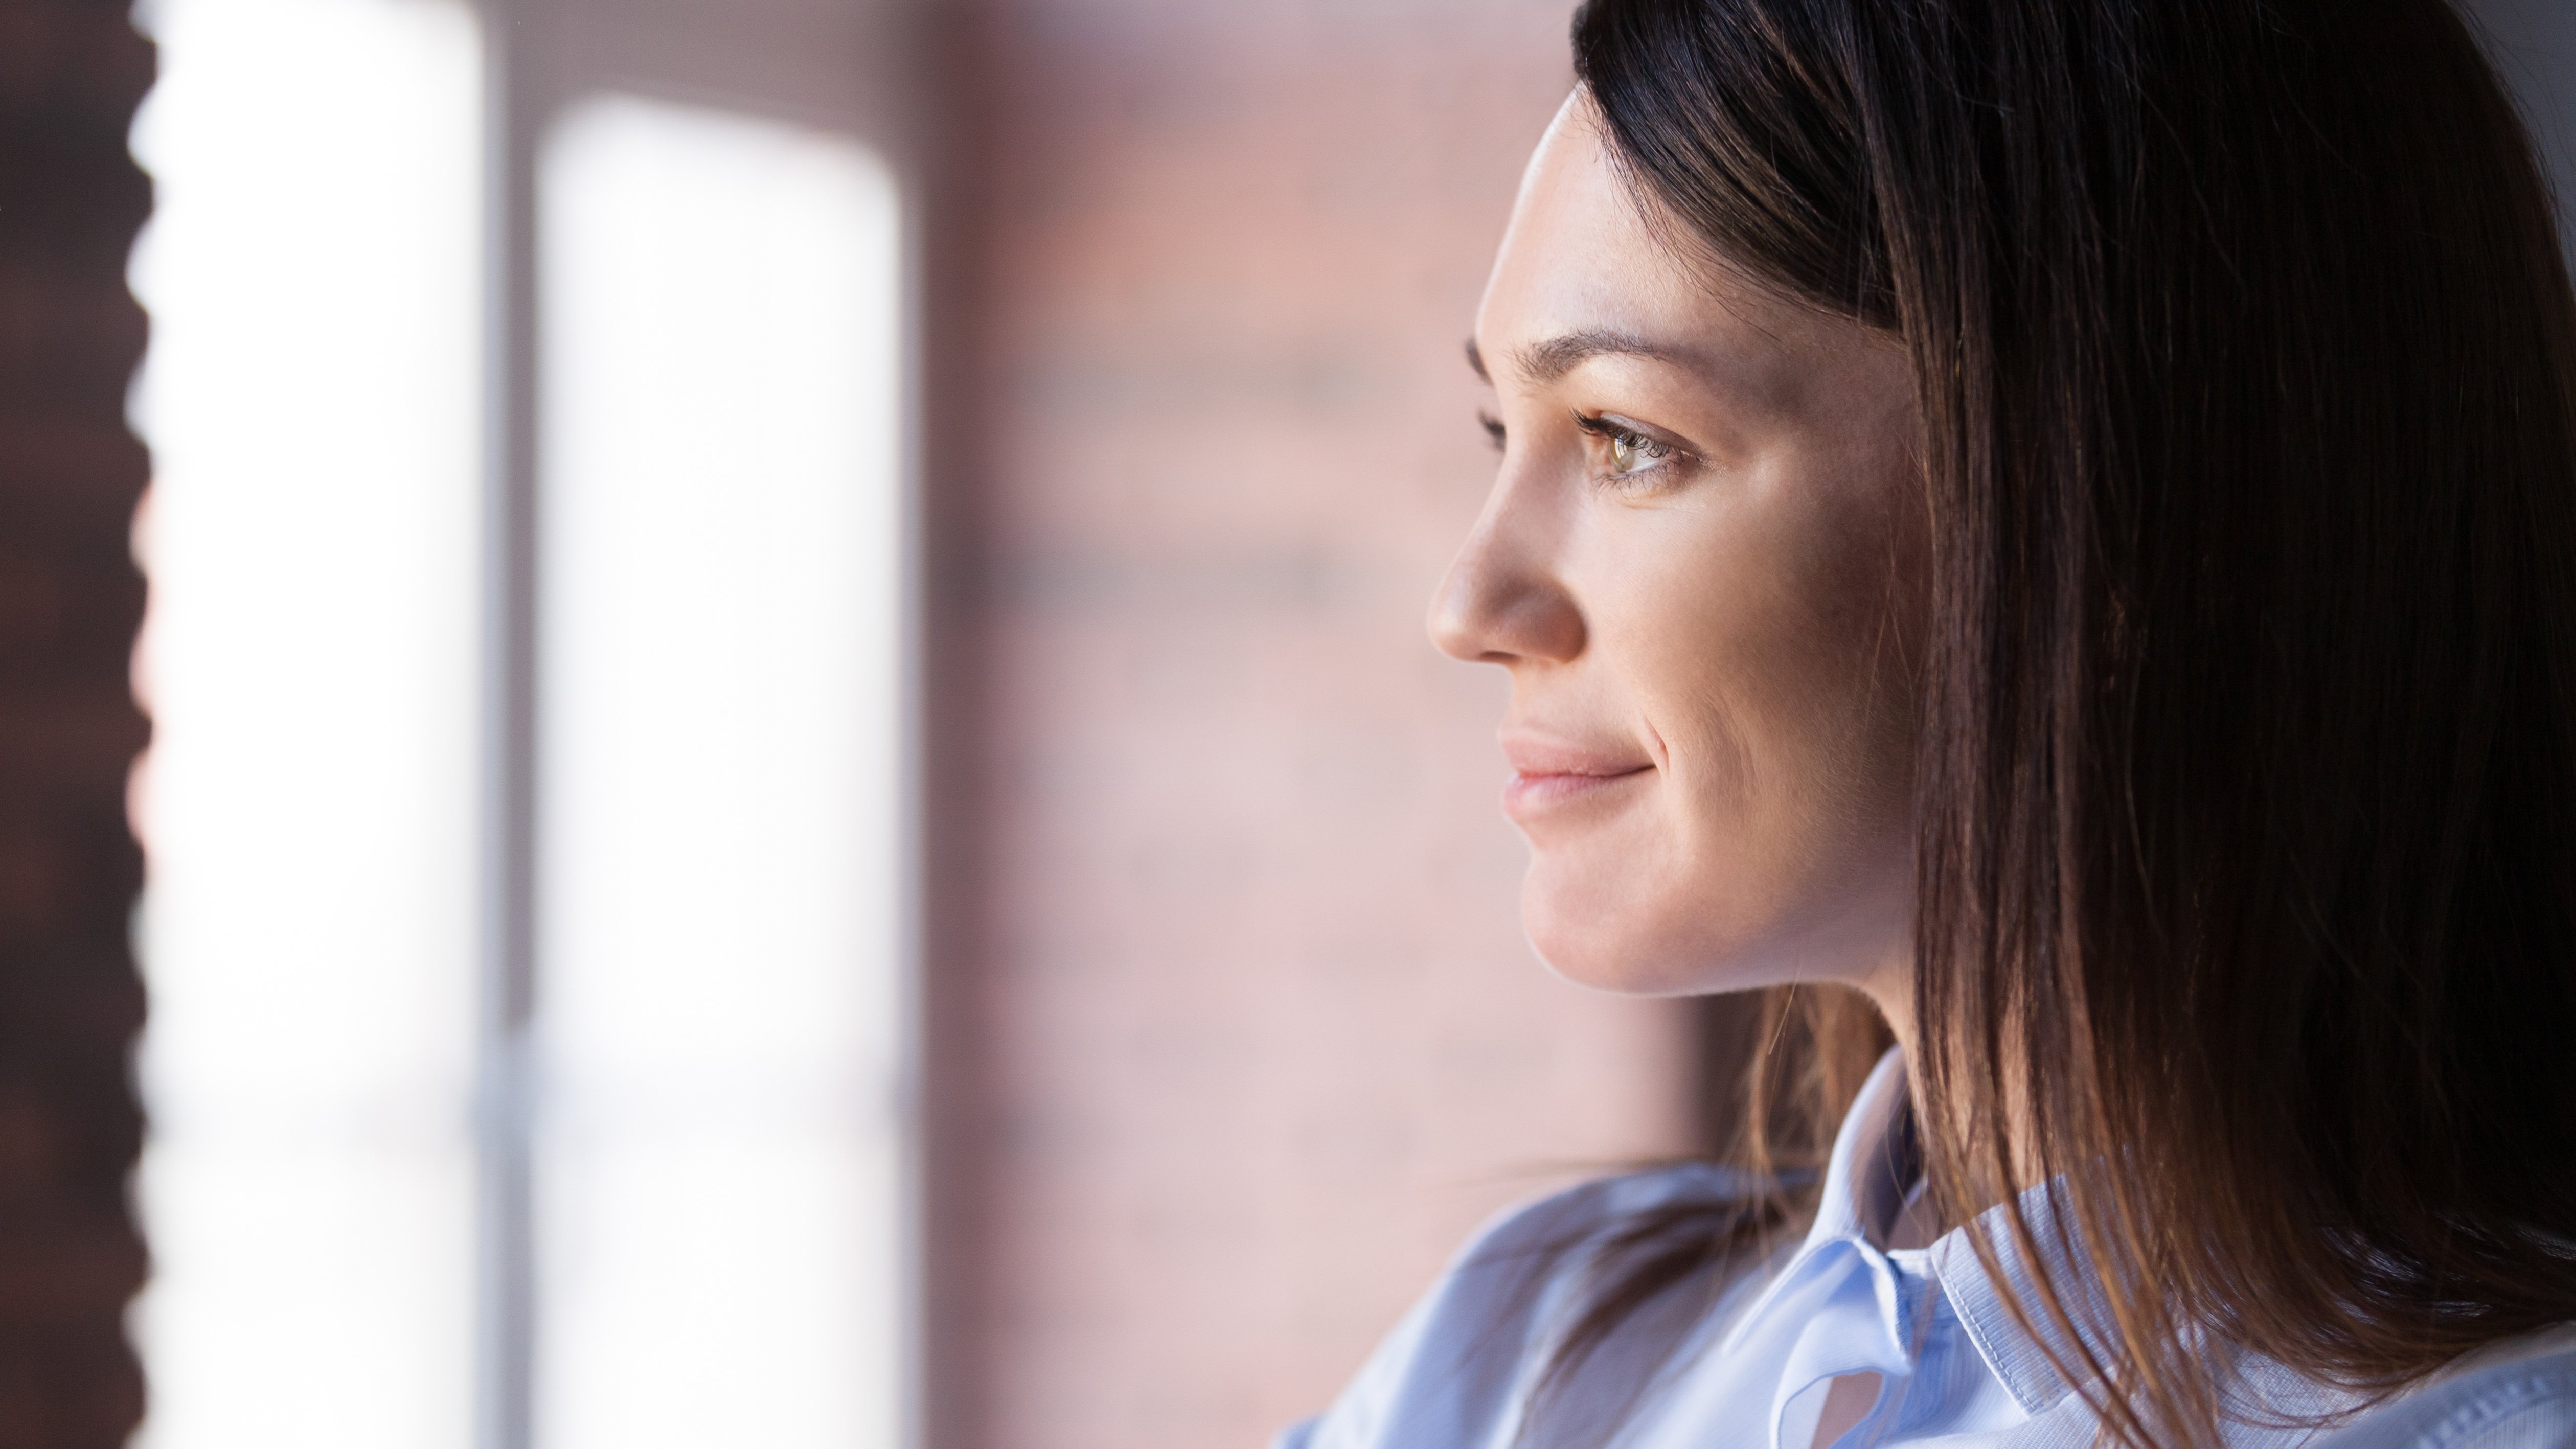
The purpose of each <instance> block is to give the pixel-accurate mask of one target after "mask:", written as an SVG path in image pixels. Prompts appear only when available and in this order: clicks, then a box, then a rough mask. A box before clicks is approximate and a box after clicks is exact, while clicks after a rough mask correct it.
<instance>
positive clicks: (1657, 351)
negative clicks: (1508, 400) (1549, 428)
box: [1467, 328, 1709, 387]
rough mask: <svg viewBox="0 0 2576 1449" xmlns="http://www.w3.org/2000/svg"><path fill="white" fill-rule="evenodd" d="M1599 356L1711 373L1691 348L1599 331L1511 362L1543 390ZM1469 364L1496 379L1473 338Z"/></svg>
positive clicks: (1554, 342) (1565, 338) (1571, 336)
mask: <svg viewBox="0 0 2576 1449" xmlns="http://www.w3.org/2000/svg"><path fill="white" fill-rule="evenodd" d="M1596 357H1643V358H1647V359H1650V360H1652V361H1655V362H1662V363H1669V364H1670V365H1672V366H1674V367H1680V368H1685V369H1688V370H1689V371H1692V372H1697V373H1705V372H1707V371H1708V370H1709V369H1708V360H1707V359H1706V358H1705V357H1702V356H1701V355H1700V354H1699V353H1697V352H1695V351H1692V350H1690V349H1688V348H1682V347H1673V346H1669V345H1667V344H1664V343H1660V342H1650V341H1648V340H1646V339H1645V338H1643V337H1637V336H1634V335H1632V334H1629V333H1625V332H1613V331H1607V330H1603V329H1597V328H1587V329H1585V330H1583V331H1579V332H1567V333H1564V334H1562V335H1560V336H1556V337H1551V338H1549V339H1547V340H1546V341H1544V342H1533V343H1531V344H1530V345H1529V346H1527V347H1524V348H1522V349H1520V350H1519V351H1518V352H1516V353H1514V354H1513V355H1512V362H1513V365H1514V367H1515V369H1516V370H1517V371H1518V372H1519V373H1520V374H1521V376H1523V377H1525V378H1527V379H1528V380H1529V381H1530V382H1532V383H1535V384H1537V385H1539V386H1541V387H1544V386H1546V385H1547V384H1549V383H1552V382H1555V381H1558V380H1559V379H1561V378H1563V377H1564V376H1565V375H1566V374H1567V373H1569V372H1572V371H1574V370H1575V369H1576V368H1578V367H1581V366H1582V365H1583V364H1585V363H1587V362H1590V361H1591V360H1592V359H1594V358H1596ZM1467 365H1468V366H1469V367H1471V368H1474V369H1475V371H1476V376H1478V377H1480V378H1483V379H1484V380H1485V381H1486V382H1488V383H1490V382H1492V381H1493V380H1494V375H1493V373H1492V372H1491V371H1490V370H1488V369H1487V367H1486V365H1485V352H1484V349H1483V348H1481V347H1478V346H1477V345H1476V342H1475V339H1474V338H1469V339H1468V341H1467Z"/></svg>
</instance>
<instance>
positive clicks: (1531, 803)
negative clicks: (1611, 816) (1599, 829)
mask: <svg viewBox="0 0 2576 1449" xmlns="http://www.w3.org/2000/svg"><path fill="white" fill-rule="evenodd" d="M1503 758H1504V759H1506V760H1508V761H1510V762H1511V767H1512V778H1511V780H1510V782H1509V783H1507V784H1505V785H1504V786H1503V813H1504V814H1506V815H1508V816H1510V817H1511V818H1512V819H1514V820H1516V821H1522V822H1524V823H1525V822H1527V821H1528V820H1530V819H1532V818H1534V817H1536V816H1539V815H1545V814H1554V813H1555V812H1557V811H1559V810H1563V809H1566V808H1568V807H1571V806H1575V805H1579V804H1583V803H1587V802H1591V801H1596V800H1599V799H1601V798H1603V797H1605V796H1608V795H1611V794H1614V793H1618V792H1620V791H1623V790H1625V789H1627V788H1628V787H1630V786H1633V785H1635V784H1636V783H1638V782H1639V781H1640V780H1642V779H1643V778H1644V777H1645V776H1647V775H1649V774H1651V773H1653V771H1654V768H1655V767H1654V764H1653V762H1651V761H1648V760H1641V759H1638V758H1636V757H1635V756H1634V755H1627V754H1619V753H1613V752H1610V751H1607V750H1600V749H1588V748H1586V747H1584V746H1581V745H1575V744H1569V743H1566V742H1565V741H1562V740H1556V739H1551V738H1548V737H1546V736H1544V735H1535V734H1522V733H1514V734H1508V735H1505V736H1504V737H1503Z"/></svg>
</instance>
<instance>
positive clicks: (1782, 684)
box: [1431, 92, 1927, 995]
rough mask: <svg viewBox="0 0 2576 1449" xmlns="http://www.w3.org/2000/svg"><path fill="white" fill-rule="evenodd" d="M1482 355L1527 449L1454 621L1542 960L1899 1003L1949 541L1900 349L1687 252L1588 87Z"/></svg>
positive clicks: (1484, 335)
mask: <svg viewBox="0 0 2576 1449" xmlns="http://www.w3.org/2000/svg"><path fill="white" fill-rule="evenodd" d="M1475 357H1476V360H1477V365H1478V367H1479V370H1480V371H1482V372H1483V373H1484V374H1485V375H1486V377H1487V378H1488V380H1489V381H1490V382H1491V383H1492V385H1493V388H1494V403H1493V409H1492V413H1491V415H1490V416H1489V417H1488V419H1487V424H1488V426H1489V428H1490V429H1491V430H1492V431H1493V432H1494V433H1495V434H1496V437H1497V441H1498V443H1499V444H1500V446H1501V449H1502V465H1501V471H1500V474H1499V475H1498V476H1497V477H1496V479H1495V480H1494V489H1493V494H1492V496H1491V497H1490V498H1488V499H1487V500H1486V503H1485V510H1484V514H1483V516H1482V517H1481V518H1479V519H1478V520H1477V522H1476V526H1475V530H1474V531H1473V532H1472V533H1470V534H1469V535H1468V536H1467V541H1466V543H1465V545H1464V546H1463V547H1461V548H1460V550H1459V552H1458V557H1457V561H1456V562H1455V563H1453V564H1452V565H1451V566H1450V569H1449V575H1448V577H1447V578H1446V579H1445V580H1444V581H1443V582H1442V583H1441V586H1440V592H1439V596H1438V598H1437V599H1436V600H1435V601H1434V602H1433V605H1432V610H1431V633H1432V637H1433V638H1434V639H1435V640H1436V641H1437V642H1438V643H1439V645H1440V647H1441V648H1442V649H1443V650H1446V651H1447V652H1448V653H1450V654H1452V655H1454V656H1456V657H1457V658H1460V659H1465V660H1476V661H1483V662H1487V663H1493V664H1499V665H1501V666H1503V668H1504V669H1506V670H1507V671H1509V672H1510V674H1511V679H1512V700H1511V708H1510V710H1509V712H1508V713H1507V714H1506V716H1505V717H1504V720H1503V725H1502V744H1503V752H1504V754H1505V756H1506V757H1507V758H1508V759H1509V761H1510V763H1511V765H1512V768H1513V770H1514V771H1515V774H1514V775H1513V777H1512V780H1511V783H1510V784H1509V785H1508V786H1507V787H1506V788H1505V792H1504V809H1505V811H1506V812H1507V813H1508V814H1509V815H1510V816H1511V818H1512V819H1513V820H1514V821H1515V822H1517V823H1518V824H1519V826H1520V828H1521V830H1522V832H1523V833H1524V834H1525V835H1527V837H1528V838H1529V843H1530V847H1531V852H1532V858H1531V864H1530V872H1529V878H1528V881H1527V883H1526V885H1525V886H1524V887H1523V892H1522V914H1523V918H1524V920H1525V922H1526V924H1527V926H1528V929H1529V933H1530V939H1531V940H1532V942H1533V943H1535V944H1536V946H1537V948H1538V950H1539V953H1540V954H1541V955H1542V956H1544V957H1546V958H1547V960H1548V961H1549V962H1550V963H1551V964H1552V965H1554V966H1555V967H1556V969H1557V970H1558V971H1560V972H1562V973H1564V974H1565V975H1566V976H1568V977H1570V978H1572V979H1574V980H1577V981H1580V982H1583V983H1585V984H1588V985H1594V986H1602V987H1609V988H1613V989H1617V990H1623V991H1632V992H1642V993H1652V994H1671V993H1680V992H1694V991H1710V990H1733V989H1737V988H1741V987H1752V986H1762V985H1771V984H1776V983H1779V982H1784V981H1790V980H1801V979H1803V980H1839V981H1847V982H1851V983H1853V984H1857V985H1863V986H1868V987H1872V988H1876V989H1877V990H1878V991H1879V992H1880V993H1881V994H1882V995H1884V993H1885V992H1886V991H1889V990H1893V989H1898V988H1899V984H1900V983H1901V982H1902V980H1903V977H1904V974H1905V973H1904V971H1903V969H1902V968H1903V966H1904V964H1905V962H1906V961H1907V959H1908V951H1909V944H1908V937H1907V931H1908V924H1907V922H1908V908H1909V903H1910V898H1911V884H1912V882H1911V870H1912V864H1911V860H1912V844H1911V822H1912V799H1913V779H1912V767H1913V757H1914V736H1915V732H1916V729H1917V722H1916V710H1917V703H1916V699H1917V693H1916V689H1915V683H1914V681H1915V664H1914V661H1915V660H1916V659H1917V658H1918V657H1919V654H1920V650H1919V648H1918V643H1919V639H1920V634H1921V629H1920V620H1921V617H1922V614H1923V612H1924V607H1925V606H1924V603H1923V589H1924V586H1923V564H1922V560H1923V558H1924V554H1925V536H1926V532H1927V523H1926V520H1925V517H1924V502H1923V495H1922V492H1921V489H1920V487H1919V478H1920V474H1919V471H1918V469H1917V467H1916V464H1915V460H1914V438H1915V411H1914V403H1913V386H1912V376H1911V372H1910V370H1909V366H1908V363H1907V361H1906V358H1905V355H1904V353H1903V351H1902V350H1901V348H1900V347H1899V346H1898V345H1897V344H1896V343H1894V342H1892V341H1891V340H1889V339H1887V338H1886V337H1885V336H1883V335H1882V334H1879V333H1875V332H1872V331H1870V330H1869V329H1867V328H1865V327H1862V326H1861V325H1859V324H1857V323H1853V322H1847V321H1843V320H1840V319H1835V318H1828V317H1823V316H1819V315H1817V314H1815V313H1813V312H1811V311H1808V310H1806V309H1803V308H1799V307H1796V306H1793V305H1789V304H1785V303H1783V302H1780V301H1778V300H1776V299H1773V298H1770V297H1767V296H1765V295H1763V294H1761V293H1759V292H1758V291H1756V290H1753V289H1751V288H1748V287H1746V286H1744V285H1742V284H1741V283H1738V282H1735V281H1732V280H1730V279H1728V278H1726V277H1724V276H1721V275H1716V274H1714V269H1712V268H1710V267H1708V266H1706V265H1698V264H1693V263H1691V262H1689V261H1686V260H1684V259H1683V258H1681V257H1678V256H1676V255H1674V254H1673V253H1672V252H1671V251H1668V250H1667V249H1666V248H1665V247H1664V246H1663V245H1662V244H1661V243H1659V242H1658V241H1657V240H1656V239H1655V237H1654V235H1653V234H1652V233H1651V232H1650V230H1649V228H1648V225H1647V223H1646V222H1645V220H1644V218H1643V217H1642V216H1641V215H1640V213H1639V211H1638V208H1637V205H1636V203H1635V201H1634V200H1633V199H1632V197H1631V194H1630V192H1629V191H1628V189H1627V188H1626V186H1625V185H1624V184H1623V183H1622V181H1621V180H1620V178H1619V176H1618V174H1617V172H1616V171H1615V170H1614V168H1613V165H1612V163H1611V160H1610V157H1609V154H1608V152H1607V151H1606V150H1605V145H1604V142H1603V140H1602V138H1601V135H1600V133H1599V131H1598V130H1597V122H1596V121H1595V119H1594V113H1593V111H1592V109H1591V107H1590V104H1589V102H1588V101H1586V100H1585V99H1584V98H1583V96H1582V95H1581V94H1580V93H1579V92H1578V93H1577V95H1576V97H1575V98H1574V99H1573V100H1571V101H1569V102H1568V103H1567V105H1566V108H1565V110H1564V111H1563V112H1562V113H1560V114H1559V116H1558V117H1557V121H1556V124H1555V125H1554V126H1553V127H1552V128H1550V130H1549V132H1548V135H1547V137H1546V139H1545V140H1543V141H1542V142H1540V144H1539V149H1538V153H1537V155H1536V156H1534V157H1533V158H1532V159H1531V162H1530V169H1529V173H1528V176H1527V177H1526V179H1525V180H1524V181H1523V183H1522V189H1521V194H1520V200H1519V203H1518V205H1517V206H1516V207H1515V209H1514V212H1513V216H1512V223H1511V229H1510V231H1509V232H1508V233H1507V234H1506V235H1505V237H1504V239H1503V246H1502V253H1501V256H1500V257H1499V258H1498V259H1497V260H1496V262H1495V264H1494V274H1493V278H1492V280H1491V281H1490V282H1489V283H1488V284H1487V287H1486V292H1485V300H1484V304H1483V307H1482V308H1481V309H1480V311H1479V314H1478V316H1477V319H1476V339H1475Z"/></svg>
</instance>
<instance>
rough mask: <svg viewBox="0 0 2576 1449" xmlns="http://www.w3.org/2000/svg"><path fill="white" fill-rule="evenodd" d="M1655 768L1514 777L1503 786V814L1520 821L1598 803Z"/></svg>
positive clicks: (1642, 777)
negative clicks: (1591, 802)
mask: <svg viewBox="0 0 2576 1449" xmlns="http://www.w3.org/2000/svg"><path fill="white" fill-rule="evenodd" d="M1652 768H1653V767H1652V766H1640V767H1638V768H1637V769H1634V770H1630V771H1628V772H1626V773H1625V774H1619V775H1514V776H1512V778H1511V782H1510V783H1509V784H1506V785H1505V786H1503V813H1504V814H1506V815H1509V816H1511V817H1513V818H1514V819H1519V818H1521V817H1523V816H1528V815H1538V814H1543V813H1545V812H1548V811H1552V810H1559V809H1563V808H1565V807H1566V806H1569V805H1579V804H1583V803H1585V802H1588V801H1593V800H1598V799H1600V798H1601V797H1603V796H1604V795H1608V794H1610V793H1611V792H1613V791H1616V790H1620V789H1623V788H1625V787H1627V786H1630V785H1633V784H1635V783H1637V782H1638V781H1640V780H1642V779H1644V778H1645V777H1646V776H1647V775H1648V774H1649V773H1650V772H1651V771H1652Z"/></svg>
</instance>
